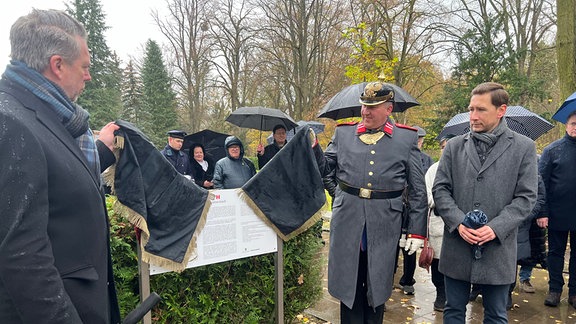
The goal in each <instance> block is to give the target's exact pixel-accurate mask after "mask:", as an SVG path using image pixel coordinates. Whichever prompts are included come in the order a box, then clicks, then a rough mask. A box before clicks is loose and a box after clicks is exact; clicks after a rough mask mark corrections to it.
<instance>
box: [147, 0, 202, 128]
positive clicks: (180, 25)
mask: <svg viewBox="0 0 576 324" xmlns="http://www.w3.org/2000/svg"><path fill="white" fill-rule="evenodd" d="M211 3H212V1H210V0H167V2H166V4H167V5H168V15H167V17H166V18H165V19H164V18H162V17H160V16H159V14H158V12H157V11H155V12H153V13H152V16H153V18H154V20H155V22H156V24H157V25H158V27H159V28H160V31H161V32H162V34H163V35H164V36H165V37H166V39H167V40H168V43H169V45H170V49H171V52H172V53H171V54H172V57H171V58H172V60H168V62H169V64H170V65H171V66H172V67H173V68H174V69H175V71H176V74H175V80H174V82H175V85H176V87H177V91H178V97H179V100H180V107H181V108H182V109H183V110H184V112H185V113H184V116H185V120H184V121H183V124H184V125H185V126H188V129H190V130H191V131H198V130H200V128H201V122H202V119H203V116H205V110H206V109H205V91H206V88H207V86H208V78H209V75H210V72H211V67H212V65H211V61H212V59H213V49H212V44H211V42H210V37H209V36H210V33H209V20H210V15H209V13H210V12H212V11H211V8H210V4H211Z"/></svg>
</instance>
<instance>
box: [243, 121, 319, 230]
mask: <svg viewBox="0 0 576 324" xmlns="http://www.w3.org/2000/svg"><path fill="white" fill-rule="evenodd" d="M309 128H310V127H309V126H305V127H303V128H302V129H301V130H300V131H298V132H297V133H296V135H295V136H294V138H292V140H290V142H288V143H287V144H286V146H285V147H284V148H283V149H281V150H280V151H279V152H278V153H277V154H276V155H275V156H274V158H272V159H271V160H270V162H268V163H267V164H266V167H265V168H263V169H262V170H260V172H258V173H257V174H256V175H255V176H254V177H252V179H250V180H249V181H248V182H247V183H246V184H245V185H244V186H242V188H241V190H242V192H241V193H240V197H241V198H242V199H244V200H245V201H247V203H248V205H249V206H251V207H252V209H253V210H254V212H255V213H256V214H257V215H258V216H259V217H260V218H262V220H264V221H265V222H266V223H267V224H268V225H270V226H271V227H272V228H273V229H274V231H275V232H276V233H277V234H278V236H280V237H281V238H282V239H283V240H285V241H286V240H289V239H290V238H292V237H294V236H296V235H298V234H300V233H302V232H303V231H305V230H306V229H308V228H309V227H310V226H312V225H313V224H314V223H316V221H318V219H319V218H320V213H318V211H319V210H320V208H322V206H323V205H324V203H325V201H326V195H325V192H324V184H323V182H322V177H321V175H320V171H319V170H318V165H317V163H316V159H315V156H314V152H313V150H312V147H311V145H312V144H311V141H310V138H309V136H308V132H309Z"/></svg>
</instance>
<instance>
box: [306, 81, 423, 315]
mask: <svg viewBox="0 0 576 324" xmlns="http://www.w3.org/2000/svg"><path fill="white" fill-rule="evenodd" d="M360 104H361V106H362V108H361V110H360V111H361V115H362V122H360V123H349V124H343V125H340V126H338V127H337V128H336V132H335V133H334V136H333V138H332V141H331V142H330V144H329V145H328V147H327V148H326V152H322V150H321V148H320V146H319V145H314V150H315V154H316V158H317V162H318V167H319V170H320V173H321V174H322V175H323V177H325V184H327V186H328V187H333V188H335V192H334V193H335V198H334V202H333V209H332V210H333V216H332V221H331V224H330V252H329V258H328V290H329V292H330V294H331V295H332V296H334V297H335V298H337V299H339V300H340V318H341V322H342V323H382V321H383V317H384V303H385V302H386V300H388V298H389V297H390V295H391V294H392V284H393V280H394V269H395V262H394V261H395V259H396V248H397V245H398V240H399V238H400V234H401V227H402V211H403V208H404V206H403V200H402V193H403V192H404V190H405V188H408V196H407V197H408V201H409V203H410V210H409V215H408V217H409V219H410V221H409V228H408V233H409V234H408V238H407V240H406V249H407V250H409V251H410V253H411V254H414V253H416V251H417V250H418V249H419V248H420V247H421V246H422V245H423V242H424V240H423V238H424V235H426V211H427V200H426V186H425V184H424V174H423V172H422V168H421V166H420V154H419V150H418V146H417V141H418V135H417V132H416V129H413V128H411V127H408V126H404V125H400V124H394V123H393V122H392V120H391V119H390V117H389V116H390V114H391V113H392V110H393V107H394V105H395V91H394V90H393V89H392V88H391V87H389V86H387V85H386V84H384V83H382V82H371V83H368V84H367V85H366V87H365V89H364V92H363V93H362V95H361V96H360ZM316 143H317V141H316Z"/></svg>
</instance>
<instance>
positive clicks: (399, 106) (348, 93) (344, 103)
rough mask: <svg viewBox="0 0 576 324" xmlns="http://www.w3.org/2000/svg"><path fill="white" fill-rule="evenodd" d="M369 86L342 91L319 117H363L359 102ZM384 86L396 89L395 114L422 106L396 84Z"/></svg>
mask: <svg viewBox="0 0 576 324" xmlns="http://www.w3.org/2000/svg"><path fill="white" fill-rule="evenodd" d="M367 84H368V82H362V83H357V84H353V85H351V86H348V87H346V88H344V89H342V90H341V91H340V92H338V93H337V94H336V95H335V96H334V97H332V99H330V101H328V103H327V104H326V105H325V106H324V108H322V110H321V111H320V113H319V114H318V117H325V118H331V119H334V120H337V119H342V118H348V117H361V114H360V110H361V109H362V104H360V102H359V100H360V95H362V92H364V88H365V87H366V85H367ZM384 84H385V85H387V86H389V87H391V88H392V89H394V109H393V110H392V111H393V112H402V111H405V110H406V109H408V108H410V107H413V106H418V105H420V104H419V103H418V101H416V99H414V97H412V96H411V95H410V94H408V92H406V90H404V89H402V88H400V87H399V86H397V85H395V84H391V83H384Z"/></svg>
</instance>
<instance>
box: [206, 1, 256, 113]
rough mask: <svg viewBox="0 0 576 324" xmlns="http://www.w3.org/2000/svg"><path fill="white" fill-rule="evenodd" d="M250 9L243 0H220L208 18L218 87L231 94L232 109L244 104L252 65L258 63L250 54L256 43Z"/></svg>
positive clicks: (251, 10) (252, 70)
mask: <svg viewBox="0 0 576 324" xmlns="http://www.w3.org/2000/svg"><path fill="white" fill-rule="evenodd" d="M253 11H254V10H253V9H252V8H250V6H249V4H248V2H246V1H244V0H241V1H236V2H235V1H233V0H220V1H219V2H218V5H217V6H215V14H214V17H213V18H212V19H211V20H210V30H211V32H212V35H213V38H214V44H215V50H216V51H217V54H216V55H215V60H214V61H213V64H214V67H215V68H216V70H217V73H218V75H219V78H218V84H219V87H221V88H222V89H223V90H224V91H226V92H227V93H228V94H229V96H230V109H231V110H232V111H234V110H236V109H237V108H238V107H240V106H244V105H245V104H246V101H247V100H248V99H247V97H248V93H249V89H250V88H251V87H252V86H253V85H252V83H251V77H252V75H253V72H254V68H253V66H252V64H254V63H256V64H257V58H256V57H254V54H253V53H254V49H255V47H256V45H257V44H256V39H255V37H256V34H257V29H255V28H254V27H253V24H254V17H253Z"/></svg>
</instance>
